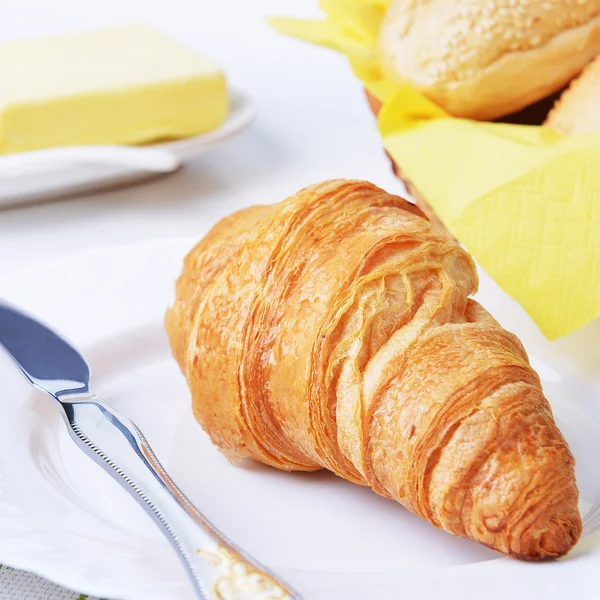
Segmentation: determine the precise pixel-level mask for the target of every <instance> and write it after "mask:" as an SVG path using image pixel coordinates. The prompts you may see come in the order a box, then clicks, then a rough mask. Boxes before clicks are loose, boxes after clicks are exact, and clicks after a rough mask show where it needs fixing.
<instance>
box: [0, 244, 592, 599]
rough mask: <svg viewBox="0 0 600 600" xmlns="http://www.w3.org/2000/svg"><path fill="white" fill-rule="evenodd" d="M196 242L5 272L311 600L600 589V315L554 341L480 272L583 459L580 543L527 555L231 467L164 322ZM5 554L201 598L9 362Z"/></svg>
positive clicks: (190, 478) (353, 498)
mask: <svg viewBox="0 0 600 600" xmlns="http://www.w3.org/2000/svg"><path fill="white" fill-rule="evenodd" d="M191 244H192V240H179V241H175V240H171V241H169V240H165V241H163V242H153V243H146V244H142V245H135V246H129V247H122V248H114V249H108V250H99V251H94V252H90V253H86V254H80V255H77V256H73V257H69V258H66V259H62V260H59V261H55V262H49V263H47V264H45V265H41V266H39V267H36V268H32V269H28V270H26V271H23V272H21V273H18V274H15V275H12V276H11V277H9V278H5V279H4V280H3V281H0V290H1V293H2V295H3V296H5V297H6V298H7V299H9V300H11V301H13V302H18V303H19V304H21V305H22V306H23V307H24V308H26V309H27V310H30V311H32V312H34V313H36V314H38V315H39V316H40V317H42V318H43V319H44V320H46V321H48V322H50V323H52V324H54V325H55V326H56V328H57V329H59V330H60V331H62V332H63V333H64V334H65V335H67V336H68V337H69V338H70V339H72V340H73V341H74V342H75V343H76V344H77V345H78V346H79V347H80V348H81V349H82V350H83V351H84V353H85V354H86V355H87V357H88V358H89V360H90V362H91V365H92V369H93V371H94V387H95V389H96V391H97V392H98V393H99V394H100V395H102V396H104V398H105V399H106V400H107V401H108V402H110V403H111V404H113V405H114V406H115V407H117V408H118V409H119V410H122V411H123V412H125V413H127V414H128V415H130V416H131V417H132V418H133V419H134V420H135V421H137V423H138V424H139V425H140V426H141V428H142V429H143V430H144V431H145V432H146V434H147V436H148V438H149V439H150V442H151V443H152V444H153V445H154V447H155V449H156V451H157V454H158V456H159V457H160V459H161V460H162V461H163V463H164V464H165V465H166V467H167V468H168V469H169V470H170V472H171V473H172V475H173V477H174V479H175V480H176V481H177V482H178V483H179V484H180V486H181V487H182V488H183V489H184V491H185V492H186V493H187V494H188V495H189V496H190V498H191V499H192V501H193V502H195V503H196V504H197V505H198V507H199V508H200V509H201V510H202V511H204V512H205V513H206V514H207V516H208V517H209V518H210V519H211V520H213V521H214V523H215V524H216V525H217V526H218V527H220V528H221V529H222V530H223V531H224V532H225V533H226V534H227V535H229V536H230V537H232V538H233V539H234V540H236V541H237V542H238V543H239V544H240V545H241V546H242V547H244V548H245V549H247V550H248V551H249V552H251V553H252V554H254V555H255V556H256V557H257V558H259V559H261V560H262V561H264V562H265V563H267V564H268V565H269V566H271V567H272V568H273V569H275V570H277V571H279V572H280V573H281V574H282V575H284V576H285V577H287V578H288V579H289V580H290V581H291V582H292V583H294V584H295V585H296V586H297V587H298V589H299V590H301V591H302V592H304V594H305V597H306V599H307V600H312V599H319V600H321V599H322V600H342V599H343V600H358V599H359V598H360V599H361V600H372V599H375V598H377V600H385V599H389V600H392V599H394V600H396V599H398V598H407V599H408V598H409V599H411V600H412V599H413V598H436V597H443V598H452V597H457V598H475V597H477V598H480V597H485V598H503V599H505V598H507V597H510V598H512V599H520V598H523V599H525V598H527V599H530V598H532V597H533V598H542V597H544V598H551V599H553V598H557V599H558V598H565V597H567V594H568V597H575V598H578V599H581V598H592V597H595V598H598V597H599V594H598V590H599V588H600V583H599V582H598V578H599V574H600V470H599V469H598V457H599V456H600V394H599V392H600V353H599V352H598V339H600V322H598V321H596V322H595V323H593V324H592V325H590V326H589V327H587V328H586V329H585V330H582V331H580V332H578V333H576V334H573V335H572V336H570V337H569V338H566V339H564V340H562V341H561V342H559V343H553V344H550V343H548V342H546V341H545V340H544V339H543V338H542V336H541V335H540V334H539V333H538V332H537V330H536V328H535V327H534V326H533V324H532V323H531V322H530V321H529V319H528V318H527V316H526V315H525V314H524V313H523V311H522V310H521V309H520V308H519V307H518V306H517V305H516V304H515V303H514V302H513V301H511V300H510V299H509V298H507V297H506V296H505V295H504V294H503V293H502V292H501V291H499V290H498V288H497V287H496V286H495V285H494V284H493V283H492V282H491V281H490V280H489V279H488V278H487V277H485V276H483V277H482V286H481V287H482V291H481V293H480V299H481V300H482V302H483V303H484V304H485V305H486V306H487V307H488V308H490V309H491V310H492V312H493V313H494V314H495V315H496V316H497V317H498V318H499V319H500V320H501V321H502V322H503V324H504V325H506V326H508V327H509V328H511V329H513V330H514V331H516V332H517V333H518V334H519V335H520V336H521V337H522V339H523V341H524V342H525V344H526V346H527V347H528V350H529V352H530V354H531V358H532V361H533V363H534V365H535V366H536V368H537V369H538V370H539V372H540V374H541V376H542V378H543V381H544V387H545V390H546V393H547V395H548V398H549V399H550V401H551V403H552V406H553V409H554V411H555V415H556V419H557V421H558V423H559V425H560V427H561V429H562V431H563V433H564V434H565V436H566V437H567V439H568V441H569V443H570V444H571V448H572V450H573V452H574V454H575V456H576V458H577V477H578V482H579V486H580V490H581V509H582V513H583V515H584V518H585V529H584V538H583V539H582V541H581V542H580V543H579V545H578V546H577V547H576V548H575V549H574V550H573V552H571V554H570V556H569V557H568V558H566V559H564V560H561V561H556V562H548V563H544V564H525V563H520V562H518V561H516V560H511V559H507V558H504V557H502V556H500V555H499V554H496V553H495V552H493V551H491V550H488V549H486V548H484V547H482V546H480V545H478V544H476V543H475V542H471V541H468V540H464V539H458V538H455V537H453V536H451V535H449V534H447V533H444V532H443V531H440V530H437V529H435V528H434V527H433V526H431V525H430V524H428V523H426V522H425V521H422V520H421V519H419V518H417V517H414V516H413V515H411V514H409V513H408V512H407V511H406V510H404V509H403V508H402V507H400V506H399V505H397V504H396V503H394V502H391V501H388V500H384V499H383V498H380V497H379V496H377V495H376V494H374V493H373V492H371V491H370V490H368V489H365V488H361V487H358V486H353V485H351V484H349V483H346V482H344V481H342V480H340V479H337V478H336V477H334V476H332V475H330V474H327V473H316V474H287V473H282V472H278V471H276V470H273V469H269V468H266V467H263V466H260V465H254V464H251V465H247V466H246V467H245V468H240V467H234V466H232V465H230V464H229V463H228V462H227V461H226V460H225V459H224V458H223V457H222V456H221V455H220V454H219V453H218V452H217V451H216V449H215V448H213V447H212V446H211V444H210V443H209V441H208V439H207V437H206V435H205V434H204V433H203V431H202V430H201V429H200V427H199V426H198V425H196V423H195V422H194V420H193V417H192V414H191V410H190V401H189V397H188V392H187V389H186V386H185V383H184V381H183V378H182V377H181V375H180V374H179V372H178V370H177V367H176V365H175V363H174V361H173V360H172V359H171V358H170V356H169V349H168V345H167V341H166V336H165V334H164V333H163V329H162V316H163V312H164V309H165V307H166V306H167V304H168V302H169V301H170V298H171V295H172V290H173V282H174V279H175V277H176V275H177V273H178V271H179V268H180V263H181V258H182V257H183V255H184V253H185V252H186V251H187V249H188V248H189V247H190V246H191ZM0 381H2V386H1V388H0V389H1V391H2V392H1V398H0V562H2V563H5V564H8V565H12V566H14V567H19V568H24V569H29V570H32V571H35V572H36V573H38V574H40V575H43V576H45V577H47V578H49V579H52V580H54V581H56V582H57V583H60V584H63V585H65V586H68V587H71V588H73V589H75V590H77V591H80V592H86V593H91V594H95V595H98V596H103V597H114V598H122V599H126V600H165V599H168V600H191V599H192V596H191V594H190V591H189V588H188V585H187V581H186V579H185V576H184V575H183V572H182V569H181V568H180V566H179V565H178V563H177V560H176V558H175V557H174V555H173V553H172V551H171V549H170V547H169V546H168V544H167V542H166V541H165V540H163V539H162V537H161V534H160V533H159V531H158V530H157V529H156V528H155V527H154V525H153V524H152V523H151V521H150V520H149V518H147V517H146V515H145V513H144V512H143V511H142V510H141V509H139V508H138V506H137V505H136V504H135V503H134V501H133V500H132V499H131V498H129V496H127V494H126V493H125V492H124V491H123V490H122V489H121V488H120V487H119V486H118V485H117V484H116V483H115V482H114V481H112V480H111V479H110V478H109V476H108V475H106V474H105V473H104V472H102V471H101V470H100V469H99V467H97V466H96V465H95V464H93V463H92V462H91V461H90V460H89V459H88V458H87V457H86V456H84V455H83V454H82V453H81V452H80V451H79V450H78V449H77V448H75V446H74V445H73V444H72V442H71V440H70V438H69V437H68V435H67V433H66V431H65V429H64V427H63V425H62V423H61V421H60V418H59V416H58V414H57V412H56V410H55V409H54V406H53V404H52V402H51V401H50V400H48V399H46V398H45V397H44V396H43V395H41V394H39V393H36V392H34V391H32V390H31V389H30V388H29V387H28V385H27V384H26V383H25V382H24V381H23V380H22V379H21V377H20V376H19V375H18V374H17V372H16V370H15V369H14V367H13V366H12V365H11V363H10V362H9V361H8V360H7V359H5V357H0Z"/></svg>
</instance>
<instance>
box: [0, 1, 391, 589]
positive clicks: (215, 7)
mask: <svg viewBox="0 0 600 600" xmlns="http://www.w3.org/2000/svg"><path fill="white" fill-rule="evenodd" d="M278 14H288V15H294V16H305V17H311V16H318V15H319V14H320V13H319V10H318V8H317V2H316V0H213V1H212V2H210V1H207V0H85V1H82V0H0V41H3V40H9V39H15V38H23V37H31V36H36V35H45V34H54V33H63V32H67V31H73V30H78V29H82V28H95V27H96V28H97V27H102V26H110V25H118V24H123V23H131V22H146V23H149V24H153V25H155V26H158V27H160V28H161V29H163V30H164V31H166V32H167V33H169V34H171V35H173V36H175V37H177V38H179V39H181V40H182V41H184V42H186V43H187V44H188V45H190V46H191V47H194V48H196V49H197V50H198V52H200V53H201V54H203V55H206V56H209V57H212V58H213V59H214V60H215V61H216V62H218V63H219V64H220V65H221V66H222V67H223V69H224V70H225V71H226V73H227V76H228V79H229V82H230V84H231V85H232V86H234V87H236V88H238V89H240V90H243V91H244V92H246V93H247V94H248V95H250V96H251V97H252V98H253V100H254V101H255V103H256V104H257V107H258V117H257V119H256V120H255V122H254V123H253V125H252V126H251V127H250V129H248V130H247V131H245V132H244V133H243V134H242V135H240V136H239V137H238V138H235V139H233V140H232V141H230V142H229V143H227V144H226V145H224V146H222V147H220V148H219V149H217V150H216V151H214V152H213V153H212V154H210V155H208V156H205V157H203V158H200V159H198V160H197V161H195V162H194V163H191V164H189V165H187V166H186V167H185V168H184V169H183V170H182V171H180V172H178V173H175V174H173V175H170V176H168V177H165V178H163V179H161V180H158V181H154V182H151V183H144V184H141V185H138V186H136V187H132V188H128V189H122V190H118V191H111V192H106V193H101V194H96V195H92V196H86V197H79V198H75V199H69V200H62V201H60V202H52V203H46V204H43V205H38V206H29V207H22V208H14V209H9V210H0V274H3V273H7V272H9V271H11V270H14V269H21V268H23V267H26V266H27V265H30V264H33V263H35V262H37V261H41V260H47V259H49V258H53V257H58V256H61V255H65V254H68V253H72V252H78V251H80V250H85V249H89V248H92V247H98V246H107V245H115V244H126V243H129V242H134V241H139V240H144V239H151V238H161V237H173V236H190V235H194V234H195V233H196V231H197V230H198V229H199V227H198V223H199V222H201V221H202V222H206V221H209V222H214V221H216V220H217V219H218V218H220V217H222V216H224V215H225V214H227V213H229V212H232V211H234V210H236V209H239V208H241V207H243V206H247V205H251V204H256V203H271V202H277V201H279V200H282V199H283V198H285V197H286V196H287V195H289V194H292V193H294V192H295V191H297V190H298V189H300V188H301V187H303V186H305V185H307V184H309V183H313V182H316V181H320V180H323V179H328V178H334V177H349V178H360V179H368V180H370V181H373V182H374V183H376V184H378V185H380V186H381V187H384V188H385V189H387V190H389V191H395V192H401V190H402V187H401V185H400V183H399V182H398V181H397V180H396V179H395V178H394V176H393V174H392V172H391V169H390V165H389V162H388V161H387V159H386V157H385V155H384V153H383V151H382V149H381V144H380V141H379V137H378V134H377V129H376V126H375V120H374V118H373V117H372V115H371V113H370V111H369V109H368V107H367V104H366V101H365V99H364V95H363V92H362V89H361V87H360V85H359V84H358V83H357V80H356V79H355V78H354V76H353V75H352V73H351V71H350V68H349V66H348V65H347V63H346V61H345V59H344V58H343V57H341V56H339V55H337V54H336V53H334V52H332V51H328V50H324V49H319V48H314V47H311V46H309V45H307V44H303V43H301V42H298V41H296V40H292V39H289V38H285V37H282V36H280V35H279V34H277V33H275V32H274V31H272V30H271V29H270V28H269V27H268V25H267V24H266V23H265V16H266V15H278ZM0 293H1V290H0ZM42 597H43V598H45V599H46V600H48V599H50V598H56V599H57V600H58V599H59V598H60V600H62V599H63V598H77V595H75V596H71V595H66V596H65V595H63V594H62V593H61V592H60V591H58V590H57V589H55V588H48V587H45V584H44V583H43V582H41V581H39V580H38V581H36V580H35V579H29V578H26V577H25V578H24V577H23V576H21V577H19V576H15V575H14V573H13V574H11V573H10V572H7V571H2V572H1V573H0V599H1V600H28V599H32V600H33V599H37V598H42Z"/></svg>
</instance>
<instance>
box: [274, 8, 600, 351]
mask: <svg viewBox="0 0 600 600" xmlns="http://www.w3.org/2000/svg"><path fill="white" fill-rule="evenodd" d="M387 3H388V2H387V0H321V7H322V8H323V9H324V10H325V12H326V13H327V19H326V20H325V21H320V22H319V21H307V20H298V19H284V18H276V19H271V20H270V21H271V24H272V25H273V26H274V27H275V28H276V29H277V30H279V31H280V32H282V33H286V34H288V35H293V36H295V37H298V38H301V39H304V40H306V41H309V42H312V43H316V44H320V45H323V46H327V47H330V48H333V49H335V50H338V51H340V52H343V53H344V54H345V55H346V56H347V57H348V59H349V60H350V64H351V65H352V68H353V70H354V72H355V73H356V75H357V76H358V77H359V78H360V79H361V81H362V82H363V83H364V85H365V87H366V88H367V89H368V90H369V91H370V92H371V93H372V94H373V95H375V96H377V97H378V98H379V99H380V100H381V101H382V102H383V107H382V109H381V111H380V113H379V129H380V132H381V136H382V138H383V143H384V146H385V148H386V150H387V151H388V152H389V153H390V155H391V156H392V158H393V159H394V160H395V161H396V162H397V163H398V164H399V165H400V166H401V167H402V171H403V172H404V173H405V174H406V175H407V176H408V178H409V179H410V180H411V181H412V182H413V183H414V185H415V186H416V187H417V189H419V191H420V192H421V193H422V194H423V195H424V196H425V198H426V199H427V201H428V202H429V204H430V205H431V206H432V207H433V209H434V210H435V212H436V213H437V214H438V216H439V217H440V218H441V219H442V221H443V222H444V223H445V224H446V226H447V227H448V229H450V231H451V232H452V233H453V234H454V235H455V236H456V237H457V238H458V239H459V240H460V241H461V242H462V243H463V244H464V245H465V246H466V247H467V248H468V249H469V250H470V251H471V252H472V254H473V255H474V256H475V258H476V259H477V261H478V262H479V264H480V265H481V266H482V267H483V268H484V269H485V270H486V271H487V272H488V273H489V274H490V275H491V276H492V277H493V278H494V279H495V280H496V281H497V282H498V284H499V285H500V286H501V287H502V288H503V289H504V290H505V291H506V292H508V293H509V294H510V295H511V296H512V297H513V298H515V300H517V301H518V302H519V303H520V304H521V305H522V306H523V307H524V308H525V310H526V311H527V312H528V313H529V315H530V316H531V317H532V318H533V319H534V321H535V322H536V323H537V324H538V326H539V327H540V329H541V330H542V332H543V333H544V334H545V335H546V337H548V338H549V339H555V338H558V337H561V336H563V335H566V334H568V333H570V332H572V331H574V330H575V329H578V328H580V327H582V326H584V325H586V324H587V323H589V322H590V321H592V320H593V319H594V318H596V317H598V316H599V315H600V135H596V134H594V135H583V136H573V137H569V138H566V137H563V136H561V135H559V134H558V133H555V132H553V131H552V130H550V129H548V128H543V127H535V126H522V125H507V124H501V123H483V122H477V121H470V120H467V119H455V118H451V117H449V116H448V115H447V114H446V113H445V112H444V111H443V110H442V109H441V108H439V107H438V106H436V105H435V104H433V103H432V102H430V101H429V100H427V99H426V98H425V97H424V96H423V95H422V94H421V93H419V92H418V91H417V90H415V89H413V88H411V87H410V86H408V85H404V86H403V85H398V84H395V83H393V82H391V81H389V80H386V79H385V78H384V77H383V75H382V73H381V71H380V69H379V66H378V60H377V50H376V40H377V31H378V28H379V24H380V22H381V19H382V17H383V14H384V13H385V9H386V6H387Z"/></svg>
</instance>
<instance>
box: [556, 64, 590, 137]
mask: <svg viewBox="0 0 600 600" xmlns="http://www.w3.org/2000/svg"><path fill="white" fill-rule="evenodd" d="M544 125H548V126H549V127H552V128H553V129H556V131H560V132H561V133H565V134H573V133H597V132H600V56H598V57H597V58H596V59H595V60H594V61H593V62H592V63H590V65H589V66H588V67H586V69H585V71H584V72H583V73H582V74H581V75H580V76H579V77H578V78H577V79H575V81H573V82H572V83H571V85H570V86H569V89H567V90H566V91H565V92H564V93H563V94H562V96H561V97H560V99H559V100H558V101H557V102H556V105H555V106H554V108H553V109H552V110H551V111H550V114H549V115H548V118H547V119H546V122H545V123H544Z"/></svg>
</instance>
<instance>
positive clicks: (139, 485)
mask: <svg viewBox="0 0 600 600" xmlns="http://www.w3.org/2000/svg"><path fill="white" fill-rule="evenodd" d="M0 346H2V347H3V348H4V349H5V351H6V352H7V353H8V354H9V356H10V357H11V358H12V360H13V361H14V362H15V363H16V365H17V366H18V367H19V369H20V370H21V372H22V373H23V374H24V375H25V376H26V377H27V379H28V380H29V381H30V382H31V383H32V384H33V385H34V386H35V387H37V388H39V389H41V390H42V391H44V392H46V393H48V394H49V395H50V396H52V397H53V398H54V399H55V401H56V402H57V403H58V405H59V407H60V409H61V413H62V416H63V418H64V420H65V423H66V425H67V428H68V430H69V433H70V435H71V437H72V439H73V440H74V441H75V443H76V444H77V445H78V446H79V448H80V449H81V450H83V451H84V452H85V453H86V454H87V455H88V456H89V457H90V458H92V459H93V460H94V461H95V462H96V463H97V464H98V465H99V466H100V467H102V468H103V469H104V470H105V471H106V472H108V473H109V474H110V475H111V476H112V477H113V478H114V479H115V480H116V481H118V482H119V483H120V484H121V486H122V487H124V488H125V489H126V490H127V491H128V492H129V493H130V494H131V495H132V496H133V497H134V498H135V499H136V500H137V502H138V503H139V504H140V505H141V506H142V507H143V508H144V509H145V510H146V512H147V513H148V514H149V515H150V516H151V517H152V519H153V520H154V522H155V523H156V524H157V525H158V526H159V527H160V528H161V530H162V531H163V533H164V535H165V536H166V537H167V539H168V540H169V542H170V543H171V545H172V546H173V548H174V549H175V551H176V552H177V554H178V556H179V559H180V560H181V562H182V563H183V565H184V567H185V569H186V572H187V574H188V576H189V579H190V582H191V584H192V587H193V589H194V592H195V594H196V597H197V598H199V599H201V600H211V599H219V598H229V597H232V598H236V599H237V600H301V596H300V595H299V594H298V593H297V592H295V591H293V590H292V589H291V587H290V586H289V585H288V584H286V583H284V582H283V581H282V580H281V579H279V578H278V577H277V576H276V575H275V574H274V573H272V572H270V571H269V570H267V569H266V568H265V567H264V566H262V565H261V564H260V563H258V562H257V561H256V560H255V559H253V558H251V557H250V556H249V555H248V554H246V553H245V552H244V551H242V550H241V549H240V548H239V547H237V546H236V545H234V544H233V542H231V541H230V540H229V539H228V538H227V537H226V536H225V535H223V534H222V533H221V532H220V531H219V530H218V529H217V528H216V527H215V526H214V525H213V524H212V523H211V522H210V521H209V520H208V519H207V518H206V517H205V516H204V515H203V514H202V513H201V512H200V511H199V510H198V509H197V508H196V507H195V506H194V505H193V504H192V502H191V501H190V500H189V499H188V498H187V497H186V496H185V495H184V494H183V492H182V491H181V490H180V489H179V487H177V485H176V484H175V483H174V482H173V480H172V479H171V478H170V477H169V475H168V474H167V472H166V470H165V469H164V467H163V466H162V465H161V464H160V462H159V460H158V458H157V457H156V455H155V454H154V452H153V450H152V448H151V447H150V444H149V443H148V441H147V440H146V438H145V436H144V435H143V433H142V432H141V431H140V429H139V428H138V427H137V425H135V423H133V421H131V420H130V419H128V418H127V417H126V416H124V415H122V414H120V413H119V412H117V411H116V410H114V409H113V408H112V407H110V406H109V405H108V404H106V403H105V402H104V401H103V400H101V399H100V398H99V397H98V396H96V395H95V394H94V393H93V391H92V390H91V388H90V373H91V371H90V368H89V366H88V363H87V362H86V360H85V359H84V358H83V356H82V355H81V354H80V353H79V352H78V351H77V350H76V349H75V348H74V347H73V346H71V345H70V344H69V343H68V342H67V341H66V340H65V339H64V338H62V337H61V336H59V335H58V334H57V333H55V332H54V331H52V330H51V329H50V328H49V327H47V326H45V325H43V324H42V323H41V322H39V321H38V320H36V319H34V318H33V317H31V316H28V315H26V314H25V313H23V312H22V311H20V310H18V309H16V308H14V307H12V306H10V305H9V304H7V303H6V302H4V301H2V300H0Z"/></svg>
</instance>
